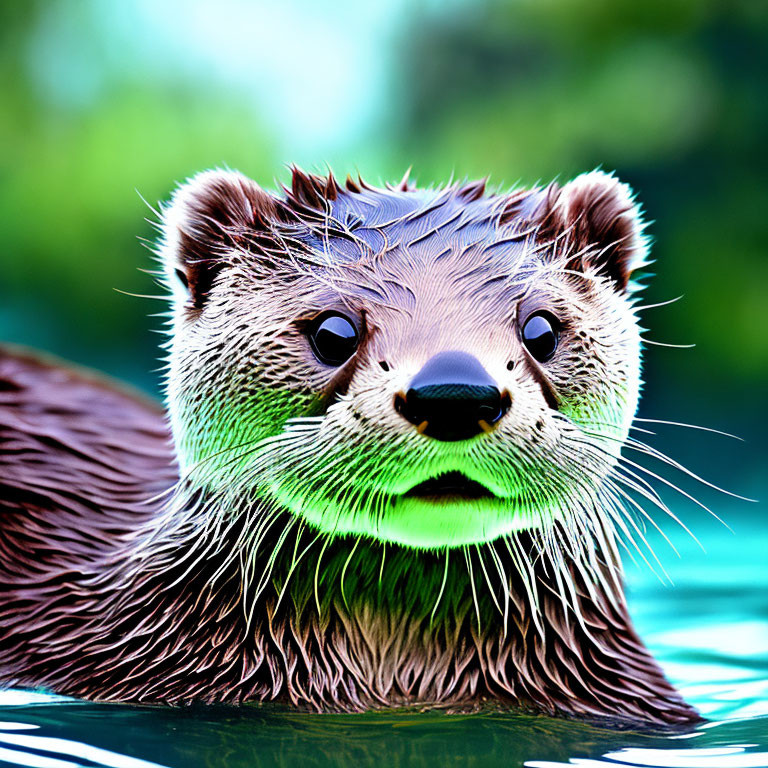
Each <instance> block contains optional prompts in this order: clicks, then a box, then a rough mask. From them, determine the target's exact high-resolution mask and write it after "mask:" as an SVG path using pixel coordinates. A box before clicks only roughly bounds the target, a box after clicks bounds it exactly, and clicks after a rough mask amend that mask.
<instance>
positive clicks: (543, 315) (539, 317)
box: [523, 312, 558, 363]
mask: <svg viewBox="0 0 768 768" xmlns="http://www.w3.org/2000/svg"><path fill="white" fill-rule="evenodd" d="M557 340H558V333H557V321H556V320H555V318H554V317H552V315H550V314H549V313H547V312H536V313H535V314H533V315H531V316H530V317H529V318H528V319H527V320H526V321H525V325H524V326H523V344H525V346H526V349H527V350H528V351H529V352H530V353H531V355H532V356H533V357H534V358H535V359H536V360H538V361H539V362H540V363H546V362H547V360H549V359H551V357H552V355H554V354H555V350H556V349H557Z"/></svg>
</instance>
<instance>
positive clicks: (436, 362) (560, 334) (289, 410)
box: [165, 172, 644, 548]
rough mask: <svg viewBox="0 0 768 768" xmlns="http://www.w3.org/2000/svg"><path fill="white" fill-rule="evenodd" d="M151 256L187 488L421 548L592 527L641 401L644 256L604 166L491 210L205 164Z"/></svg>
mask: <svg viewBox="0 0 768 768" xmlns="http://www.w3.org/2000/svg"><path fill="white" fill-rule="evenodd" d="M165 248H166V261H167V264H168V267H169V269H168V272H169V279H170V280H172V281H173V282H174V286H175V288H174V293H175V298H176V302H175V321H174V336H173V342H172V351H171V362H170V374H169V399H170V408H171V414H172V419H173V429H174V435H175V438H176V442H177V446H178V450H179V454H180V460H181V464H182V467H183V469H184V470H185V471H186V472H188V473H189V474H190V477H191V478H192V480H193V482H194V483H196V484H200V485H205V486H208V487H209V488H212V489H217V488H225V489H227V490H228V491H230V492H234V493H235V494H237V495H238V496H244V497H248V498H251V497H252V498H254V499H259V500H261V501H263V502H265V503H266V504H267V505H268V506H275V505H276V506H278V507H279V508H281V509H287V510H290V512H292V513H293V514H294V515H296V516H297V517H299V518H301V519H303V520H305V521H307V522H308V523H309V524H310V525H311V526H313V527H315V528H317V529H320V530H321V531H323V532H326V533H329V534H363V535H367V536H370V537H373V538H376V539H379V540H382V541H388V542H395V543H398V544H402V545H406V546H413V547H420V548H437V547H445V546H458V545H464V544H469V543H481V542H487V541H490V540H493V539H496V538H498V537H500V536H503V535H505V534H508V533H510V532H512V531H515V530H519V529H523V528H531V527H546V526H547V525H549V524H551V523H552V522H553V521H555V520H557V519H566V520H569V521H573V522H575V525H576V528H575V530H580V529H584V528H590V527H591V526H592V523H593V519H592V518H591V517H590V515H591V510H592V509H593V508H594V506H595V501H594V500H595V499H596V498H597V496H598V495H599V494H600V493H601V488H602V486H603V484H604V483H605V481H606V477H607V476H608V474H609V473H610V472H611V470H612V468H613V467H614V465H615V463H616V461H617V456H618V452H619V449H620V447H621V444H622V442H623V441H624V439H625V438H626V435H627V431H628V429H629V424H630V421H631V419H632V417H633V415H634V412H635V408H636V405H637V398H638V389H639V356H640V345H639V333H638V328H637V325H636V320H635V317H634V314H633V312H632V309H631V304H630V299H629V296H628V294H627V281H628V278H629V274H630V271H631V270H632V269H633V268H634V267H635V266H637V265H638V264H640V263H641V262H642V259H643V257H644V246H643V239H642V232H641V224H640V223H639V218H638V214H637V210H636V208H635V207H634V206H633V204H632V201H631V197H630V193H629V191H628V189H627V188H626V187H625V186H624V185H622V184H620V183H619V182H617V181H616V180H615V179H613V178H612V177H610V176H607V175H605V174H601V173H592V174H586V175H584V176H581V177H579V178H577V179H576V180H575V181H573V182H571V183H570V184H567V185H565V186H564V187H562V188H557V187H554V186H553V187H549V188H548V189H546V190H533V191H531V192H517V193H513V194H512V195H509V196H507V197H501V196H490V197H485V196H483V189H482V187H481V186H480V185H470V186H467V187H463V188H450V189H448V190H444V191H438V192H425V191H419V190H413V189H409V188H407V187H406V186H405V185H403V186H402V187H400V188H398V189H390V190H373V189H370V188H367V187H359V186H357V185H355V184H352V183H350V184H349V185H348V188H347V189H345V190H341V189H340V188H339V187H338V186H337V185H336V183H335V182H334V181H333V179H332V178H330V179H327V180H326V179H319V178H317V177H312V176H306V175H303V174H301V173H299V172H296V173H295V174H294V184H293V189H292V190H291V191H287V194H286V197H285V198H284V199H277V198H273V197H272V196H270V195H268V194H267V193H265V192H264V191H262V190H261V189H259V188H258V187H257V186H256V185H255V184H254V183H253V182H251V181H249V180H247V179H245V178H244V177H242V176H239V175H237V174H231V173H207V174H203V175H201V176H199V177H197V178H196V179H195V180H193V181H192V182H190V183H189V184H188V185H186V186H184V187H182V188H181V189H180V190H179V192H178V193H177V194H176V196H175V198H174V202H173V205H172V207H171V208H170V209H169V211H168V213H167V215H166V246H165ZM579 524H581V528H579V527H578V526H579ZM572 529H573V527H572Z"/></svg>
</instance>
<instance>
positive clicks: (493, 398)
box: [395, 352, 510, 441]
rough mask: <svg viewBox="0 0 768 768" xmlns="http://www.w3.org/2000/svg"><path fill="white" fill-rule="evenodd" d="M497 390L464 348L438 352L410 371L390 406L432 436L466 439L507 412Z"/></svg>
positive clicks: (506, 398)
mask: <svg viewBox="0 0 768 768" xmlns="http://www.w3.org/2000/svg"><path fill="white" fill-rule="evenodd" d="M509 405H510V398H509V393H507V392H505V393H503V394H502V393H501V392H500V391H499V388H498V387H497V386H496V382H495V381H494V380H493V379H492V378H491V377H490V376H489V375H488V373H487V371H486V370H485V368H483V366H482V364H481V363H480V361H479V360H478V359H477V358H476V357H474V356H472V355H470V354H467V353H466V352H440V353H438V354H437V355H435V356H434V357H431V358H430V359H429V360H427V362H426V363H425V364H424V367H423V368H422V369H421V370H420V371H419V372H418V373H417V374H416V375H415V376H414V377H413V381H411V384H410V387H409V388H408V391H407V392H406V393H405V395H403V394H402V393H398V394H397V395H396V396H395V408H396V410H397V411H398V412H399V413H401V414H402V415H403V416H404V417H405V418H406V419H408V421H410V422H411V424H415V425H416V426H417V427H418V429H419V432H421V433H423V434H425V435H429V437H434V438H435V439H436V440H446V441H450V440H467V439H469V438H470V437H474V436H475V435H477V434H479V433H480V432H483V431H489V430H490V428H491V427H492V426H493V425H494V424H495V423H496V422H497V421H498V420H499V419H500V418H501V417H502V416H503V415H504V414H505V413H506V412H507V410H508V409H509Z"/></svg>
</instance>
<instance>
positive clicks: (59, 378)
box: [0, 347, 176, 583]
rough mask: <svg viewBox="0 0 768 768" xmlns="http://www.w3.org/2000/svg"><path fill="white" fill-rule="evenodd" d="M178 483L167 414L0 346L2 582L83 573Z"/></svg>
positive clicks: (68, 369)
mask: <svg viewBox="0 0 768 768" xmlns="http://www.w3.org/2000/svg"><path fill="white" fill-rule="evenodd" d="M175 480H176V468H175V462H174V458H173V451H172V448H171V443H170V436H169V432H168V429H167V427H166V424H165V422H164V419H163V415H162V411H161V410H160V408H159V406H157V405H155V404H154V403H153V402H152V401H150V400H149V399H147V398H144V397H142V396H141V395H139V394H138V393H134V392H131V391H130V390H129V389H127V388H123V387H121V386H119V385H117V384H115V383H112V382H110V381H109V380H108V379H107V378H105V377H101V376H98V375H96V374H92V373H90V372H87V371H85V370H82V369H78V368H75V367H72V366H68V365H66V364H63V363H60V362H59V361H56V360H50V359H42V358H39V357H36V356H32V355H31V354H29V353H26V352H24V351H19V350H15V349H12V348H4V347H0V581H4V582H6V583H7V582H8V580H10V582H11V583H13V582H15V581H16V582H19V581H21V582H25V581H29V580H34V579H36V578H40V577H43V576H47V577H51V576H54V575H55V574H56V573H62V572H66V571H71V570H79V569H80V568H82V567H83V566H84V565H85V564H86V563H87V562H89V561H92V559H93V558H94V557H98V556H100V555H104V554H105V553H107V552H108V551H109V550H110V549H111V547H112V546H114V545H115V544H116V543H118V542H119V541H120V540H124V538H125V537H126V536H130V535H131V533H132V532H133V531H134V530H135V529H136V528H137V526H139V525H140V524H141V523H142V522H143V521H144V520H146V518H147V517H148V516H149V515H151V514H152V513H153V510H156V508H157V505H156V504H152V503H147V502H148V500H150V499H151V498H152V497H154V496H157V495H158V494H161V493H162V492H163V491H166V490H168V489H169V488H170V487H171V486H172V485H173V483H174V482H175Z"/></svg>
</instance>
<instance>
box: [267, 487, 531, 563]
mask: <svg viewBox="0 0 768 768" xmlns="http://www.w3.org/2000/svg"><path fill="white" fill-rule="evenodd" d="M279 496H280V502H281V504H282V505H283V506H285V507H287V508H288V509H290V511H291V512H292V513H293V514H295V515H296V516H297V517H300V518H302V519H304V520H306V521H307V522H308V523H310V524H311V525H312V526H313V527H315V528H318V529H320V530H321V531H323V532H324V533H327V534H330V535H357V536H361V535H362V536H366V537H368V538H371V539H374V540H377V541H381V542H387V543H392V544H399V545H401V546H405V547H412V548H415V549H444V548H445V547H459V546H464V545H467V544H483V543H487V542H490V541H493V540H495V539H498V538H499V537H501V536H505V535H508V534H510V533H513V532H515V531H519V530H523V529H526V528H530V527H531V526H532V522H531V515H530V513H529V511H526V510H524V509H523V508H522V505H520V504H519V502H517V501H516V499H514V498H501V497H499V496H496V495H495V494H493V493H492V492H491V491H490V490H488V488H486V487H485V486H483V485H482V484H480V483H478V482H476V481H473V480H469V479H468V478H466V477H464V476H462V475H460V474H458V473H446V474H443V475H440V476H437V477H434V478H430V479H428V480H426V481H423V482H421V483H418V484H417V485H415V486H413V487H412V488H411V489H409V490H408V491H406V492H405V493H401V494H392V495H389V496H388V497H386V502H385V503H382V504H379V505H376V506H363V508H361V509H355V508H350V509H340V508H339V505H338V503H333V502H331V501H329V500H324V499H308V498H302V499H298V498H295V497H292V496H290V495H285V494H280V495H279Z"/></svg>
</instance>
